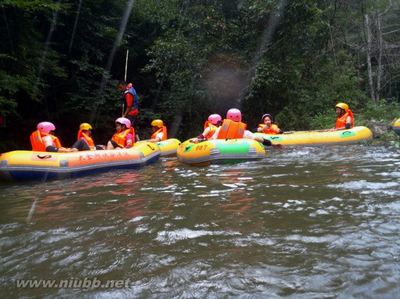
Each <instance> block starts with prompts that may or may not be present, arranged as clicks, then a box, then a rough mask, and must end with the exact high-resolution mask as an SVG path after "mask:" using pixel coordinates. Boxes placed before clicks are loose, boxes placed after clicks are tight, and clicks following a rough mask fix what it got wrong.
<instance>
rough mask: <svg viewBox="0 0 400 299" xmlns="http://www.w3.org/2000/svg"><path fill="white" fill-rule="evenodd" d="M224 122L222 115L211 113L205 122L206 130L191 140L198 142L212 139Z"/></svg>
mask: <svg viewBox="0 0 400 299" xmlns="http://www.w3.org/2000/svg"><path fill="white" fill-rule="evenodd" d="M221 123H222V117H221V115H219V114H211V115H210V116H209V117H208V118H207V120H206V121H205V123H204V130H203V133H201V134H200V135H199V136H197V137H196V138H193V139H191V140H190V141H192V142H194V143H198V142H201V141H205V140H208V139H211V137H212V136H213V135H214V133H215V131H216V130H217V129H218V128H219V126H220V125H221Z"/></svg>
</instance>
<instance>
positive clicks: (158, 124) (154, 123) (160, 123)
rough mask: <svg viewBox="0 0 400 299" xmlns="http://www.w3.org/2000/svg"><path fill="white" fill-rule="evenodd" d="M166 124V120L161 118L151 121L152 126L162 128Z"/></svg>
mask: <svg viewBox="0 0 400 299" xmlns="http://www.w3.org/2000/svg"><path fill="white" fill-rule="evenodd" d="M163 125H164V122H163V121H162V120H161V119H155V120H153V121H152V122H151V126H152V127H158V128H161V127H162V126H163Z"/></svg>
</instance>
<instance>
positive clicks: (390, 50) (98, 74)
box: [0, 0, 400, 151]
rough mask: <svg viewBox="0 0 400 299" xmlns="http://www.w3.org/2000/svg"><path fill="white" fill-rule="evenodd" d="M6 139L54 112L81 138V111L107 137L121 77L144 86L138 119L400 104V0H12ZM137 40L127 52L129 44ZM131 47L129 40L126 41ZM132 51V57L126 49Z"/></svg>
mask: <svg viewBox="0 0 400 299" xmlns="http://www.w3.org/2000/svg"><path fill="white" fill-rule="evenodd" d="M0 7H1V16H0V38H1V43H0V66H1V68H0V126H1V127H0V132H1V143H0V150H1V151H8V150H12V149H29V148H30V145H29V134H30V133H31V132H32V131H34V130H35V128H36V124H37V123H38V122H40V121H45V120H47V121H51V122H53V123H54V124H55V125H56V127H57V132H56V134H57V135H58V136H60V137H61V139H62V141H63V144H66V146H69V145H70V144H72V143H73V141H74V139H75V138H76V132H77V130H78V127H79V124H80V123H81V122H89V123H91V124H92V125H93V127H94V136H95V140H96V142H97V143H103V144H104V143H105V142H106V141H107V140H108V138H109V137H110V136H111V135H112V133H113V131H114V120H115V119H116V118H117V117H120V116H121V101H120V96H121V91H120V90H119V89H118V88H117V87H118V85H119V84H120V83H121V82H123V81H124V80H125V75H126V80H127V82H132V83H133V85H134V87H135V89H136V91H137V92H138V95H139V103H140V115H139V119H138V123H137V131H138V132H139V135H140V136H141V137H142V138H148V137H149V135H150V122H151V120H152V119H154V118H161V119H163V120H164V122H165V123H166V124H167V126H168V129H169V132H170V136H174V137H177V138H179V139H180V140H185V139H187V138H189V137H192V136H195V135H198V134H199V133H201V131H202V125H203V123H204V120H205V119H206V118H207V116H208V115H209V114H211V113H219V114H221V115H223V116H224V115H225V112H226V110H227V109H229V108H231V107H236V108H240V109H241V110H242V113H243V115H244V121H245V122H246V123H247V124H248V127H249V128H250V129H251V128H255V127H256V126H257V124H258V123H259V122H260V117H261V115H262V114H263V113H271V114H273V115H274V116H275V119H276V122H277V123H278V124H279V126H280V127H281V128H283V129H284V130H308V129H320V128H329V127H333V126H334V119H335V109H334V106H335V104H336V103H337V102H346V103H348V104H349V106H350V107H351V109H352V110H353V112H354V114H355V118H356V125H366V126H372V125H374V124H383V125H387V126H389V125H390V122H391V120H393V119H394V118H396V117H400V2H399V1H398V0H319V1H318V0H219V1H216V0H196V1H194V0H113V1H104V0H3V1H2V2H1V4H0ZM128 51H129V52H128ZM127 53H129V54H128V55H127ZM126 62H127V63H126Z"/></svg>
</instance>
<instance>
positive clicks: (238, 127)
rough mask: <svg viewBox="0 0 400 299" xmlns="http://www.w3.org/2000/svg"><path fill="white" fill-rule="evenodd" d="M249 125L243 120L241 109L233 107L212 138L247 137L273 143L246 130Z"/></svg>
mask: <svg viewBox="0 0 400 299" xmlns="http://www.w3.org/2000/svg"><path fill="white" fill-rule="evenodd" d="M246 127H247V125H246V124H245V123H243V122H242V113H241V112H240V110H239V109H236V108H231V109H229V110H228V112H227V113H226V119H224V120H223V122H222V125H221V126H220V127H219V128H218V129H217V130H216V131H215V133H214V135H213V136H212V138H211V139H238V138H247V139H254V140H256V141H258V142H261V143H262V144H264V145H271V141H269V140H267V139H264V138H262V137H260V136H256V135H254V134H253V133H251V132H250V131H248V130H246Z"/></svg>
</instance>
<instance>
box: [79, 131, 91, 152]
mask: <svg viewBox="0 0 400 299" xmlns="http://www.w3.org/2000/svg"><path fill="white" fill-rule="evenodd" d="M81 138H82V139H83V140H85V141H86V143H87V144H88V145H89V147H90V148H91V149H92V148H94V147H95V145H94V141H93V138H92V137H90V136H89V135H88V134H86V133H84V132H82V130H79V131H78V140H79V139H81Z"/></svg>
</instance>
